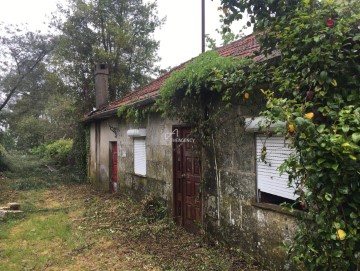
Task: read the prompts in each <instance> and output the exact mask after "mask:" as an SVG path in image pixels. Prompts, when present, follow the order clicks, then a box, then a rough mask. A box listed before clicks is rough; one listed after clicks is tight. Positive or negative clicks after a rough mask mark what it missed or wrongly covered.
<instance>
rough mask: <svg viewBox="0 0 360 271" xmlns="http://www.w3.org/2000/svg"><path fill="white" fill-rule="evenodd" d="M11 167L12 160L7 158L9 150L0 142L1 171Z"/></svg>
mask: <svg viewBox="0 0 360 271" xmlns="http://www.w3.org/2000/svg"><path fill="white" fill-rule="evenodd" d="M9 168H10V162H9V160H8V158H7V151H6V150H5V148H4V147H3V145H1V144H0V171H5V170H8V169H9Z"/></svg>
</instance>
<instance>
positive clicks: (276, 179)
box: [256, 135, 298, 200]
mask: <svg viewBox="0 0 360 271" xmlns="http://www.w3.org/2000/svg"><path fill="white" fill-rule="evenodd" d="M265 142H266V143H265ZM264 143H265V147H266V157H265V162H263V161H261V160H260V157H261V150H262V148H263V147H264ZM292 152H293V150H292V149H290V148H288V145H287V143H286V141H285V139H284V137H276V136H274V137H269V138H267V139H266V136H264V135H256V158H257V159H256V165H257V167H256V175H257V185H258V189H259V190H260V191H261V192H265V193H269V194H272V195H276V196H280V197H283V198H287V199H292V200H295V199H296V198H297V197H298V196H297V195H294V191H295V188H293V187H289V186H288V179H289V176H288V174H286V173H283V174H282V175H281V176H280V172H279V167H280V165H281V164H282V163H283V162H284V160H285V159H287V158H288V157H289V155H290V154H291V153H292Z"/></svg>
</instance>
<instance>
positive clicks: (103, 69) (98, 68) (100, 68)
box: [95, 63, 109, 75]
mask: <svg viewBox="0 0 360 271" xmlns="http://www.w3.org/2000/svg"><path fill="white" fill-rule="evenodd" d="M99 73H103V74H107V75H108V74H109V67H108V65H107V64H105V63H98V64H96V65H95V75H96V74H99Z"/></svg>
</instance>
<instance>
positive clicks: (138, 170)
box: [134, 138, 146, 176]
mask: <svg viewBox="0 0 360 271" xmlns="http://www.w3.org/2000/svg"><path fill="white" fill-rule="evenodd" d="M134 173H135V174H139V175H144V176H145V175H146V146H145V138H134Z"/></svg>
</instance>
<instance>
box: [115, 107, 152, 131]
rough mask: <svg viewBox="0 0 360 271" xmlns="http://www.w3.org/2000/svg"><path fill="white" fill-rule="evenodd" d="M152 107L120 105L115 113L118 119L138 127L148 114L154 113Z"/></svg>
mask: <svg viewBox="0 0 360 271" xmlns="http://www.w3.org/2000/svg"><path fill="white" fill-rule="evenodd" d="M155 111H156V110H155V109H154V106H153V105H150V106H149V105H148V106H134V105H122V106H120V107H119V109H118V111H117V116H118V117H119V118H124V119H125V120H126V121H128V122H129V121H131V122H133V123H134V125H135V126H139V125H141V124H142V123H143V121H144V120H145V119H146V117H147V115H148V114H149V113H150V112H155Z"/></svg>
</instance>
